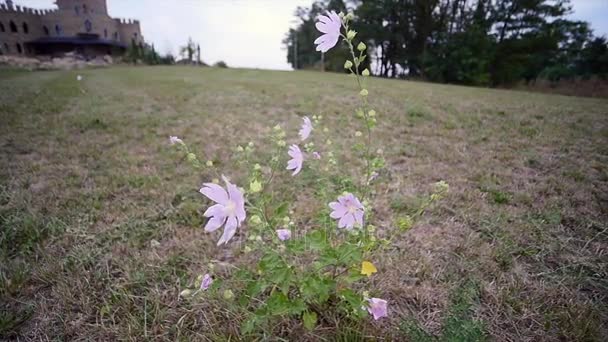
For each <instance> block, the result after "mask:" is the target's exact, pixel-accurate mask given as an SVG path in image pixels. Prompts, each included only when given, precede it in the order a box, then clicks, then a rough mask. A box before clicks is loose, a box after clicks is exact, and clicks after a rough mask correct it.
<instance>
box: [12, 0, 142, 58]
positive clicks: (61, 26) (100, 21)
mask: <svg viewBox="0 0 608 342" xmlns="http://www.w3.org/2000/svg"><path fill="white" fill-rule="evenodd" d="M55 4H56V5H57V8H56V9H52V10H38V9H32V8H26V7H21V6H16V5H14V4H13V1H12V0H6V3H5V4H0V55H22V56H39V55H47V56H61V55H63V54H65V53H69V52H71V53H76V54H78V55H82V56H85V57H86V58H95V57H96V56H104V55H110V56H119V55H122V54H123V53H124V52H125V51H126V49H127V48H128V46H129V45H131V44H137V45H142V44H144V40H143V37H142V35H141V29H140V26H139V21H137V20H130V19H129V20H127V19H114V18H111V17H110V16H109V15H108V8H107V5H106V0H56V1H55Z"/></svg>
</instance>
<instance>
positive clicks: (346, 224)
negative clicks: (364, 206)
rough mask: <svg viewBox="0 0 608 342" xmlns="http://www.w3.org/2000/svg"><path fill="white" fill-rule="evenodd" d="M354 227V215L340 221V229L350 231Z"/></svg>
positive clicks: (344, 217)
mask: <svg viewBox="0 0 608 342" xmlns="http://www.w3.org/2000/svg"><path fill="white" fill-rule="evenodd" d="M354 225H355V217H354V216H353V214H346V215H344V216H342V217H341V218H340V221H338V228H346V229H349V230H350V229H352V228H353V226H354Z"/></svg>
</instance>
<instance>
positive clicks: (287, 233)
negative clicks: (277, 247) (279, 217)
mask: <svg viewBox="0 0 608 342" xmlns="http://www.w3.org/2000/svg"><path fill="white" fill-rule="evenodd" d="M277 235H278V237H279V240H281V241H285V240H289V239H291V230H289V229H277Z"/></svg>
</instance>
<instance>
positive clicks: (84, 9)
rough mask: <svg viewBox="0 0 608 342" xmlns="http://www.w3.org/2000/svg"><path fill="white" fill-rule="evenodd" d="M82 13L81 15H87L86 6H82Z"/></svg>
mask: <svg viewBox="0 0 608 342" xmlns="http://www.w3.org/2000/svg"><path fill="white" fill-rule="evenodd" d="M82 12H83V13H88V12H89V10H88V9H87V5H82Z"/></svg>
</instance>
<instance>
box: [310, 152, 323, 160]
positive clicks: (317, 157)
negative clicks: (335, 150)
mask: <svg viewBox="0 0 608 342" xmlns="http://www.w3.org/2000/svg"><path fill="white" fill-rule="evenodd" d="M312 156H313V157H314V158H315V159H321V154H319V152H316V151H315V152H313V153H312Z"/></svg>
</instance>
